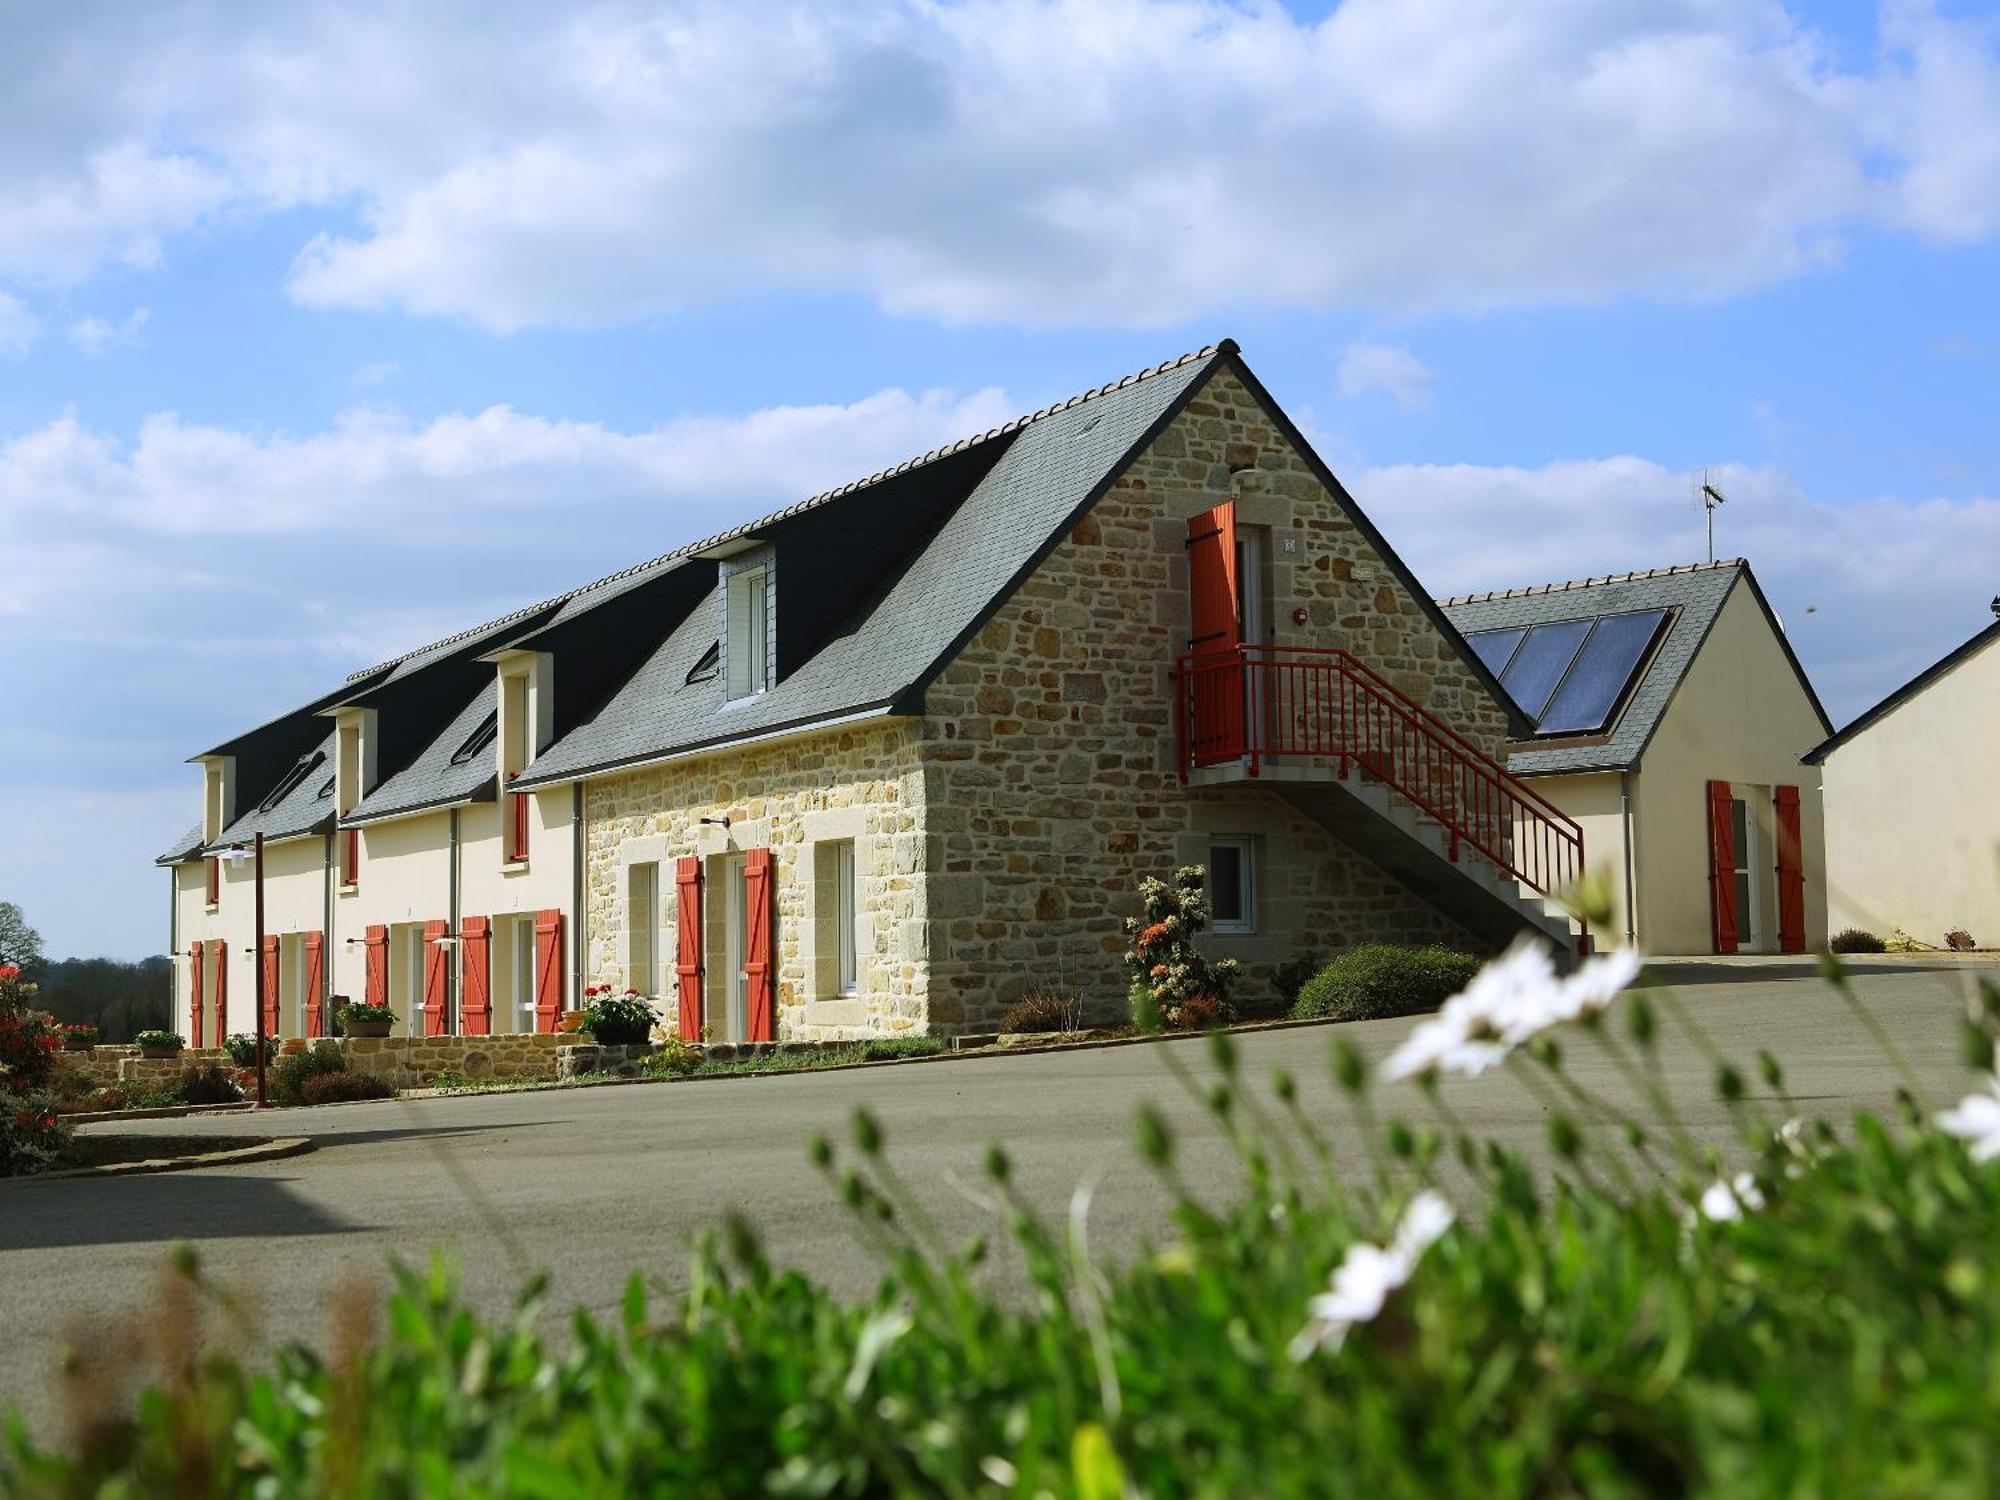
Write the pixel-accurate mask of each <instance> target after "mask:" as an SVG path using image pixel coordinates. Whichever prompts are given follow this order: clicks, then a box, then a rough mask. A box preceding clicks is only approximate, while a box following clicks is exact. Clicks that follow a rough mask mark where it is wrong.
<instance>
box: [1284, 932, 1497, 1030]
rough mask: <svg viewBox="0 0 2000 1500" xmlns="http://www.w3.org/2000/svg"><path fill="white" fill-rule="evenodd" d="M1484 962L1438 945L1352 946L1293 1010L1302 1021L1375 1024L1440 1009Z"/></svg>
mask: <svg viewBox="0 0 2000 1500" xmlns="http://www.w3.org/2000/svg"><path fill="white" fill-rule="evenodd" d="M1478 972H1479V960H1478V959H1476V958H1474V957H1473V956H1472V955H1471V954H1469V953H1459V952H1456V951H1454V950H1452V949H1450V948H1441V947H1437V946H1435V945H1433V946H1431V947H1427V948H1402V947H1397V946H1396V945H1394V944H1391V943H1368V944H1364V945H1363V946H1361V947H1359V948H1350V949H1348V951H1347V952H1345V953H1343V954H1341V955H1340V956H1339V957H1337V958H1335V959H1334V960H1333V961H1332V962H1331V963H1329V964H1328V965H1327V966H1326V967H1325V968H1323V969H1321V970H1320V971H1319V973H1317V974H1315V975H1314V976H1313V977H1312V978H1311V979H1310V980H1308V981H1307V982H1306V985H1305V987H1304V988H1303V989H1301V990H1300V991H1299V998H1298V1001H1297V1003H1296V1004H1294V1005H1293V1007H1292V1014H1293V1015H1294V1016H1297V1017H1299V1018H1300V1019H1307V1018H1323V1019H1326V1020H1332V1021H1372V1020H1379V1019H1381V1018H1383V1017H1385V1016H1414V1015H1418V1014H1421V1013H1422V1012H1424V1011H1431V1010H1436V1009H1437V1008H1438V1007H1439V1006H1440V1005H1442V1004H1444V1002H1445V1001H1447V1000H1449V999H1450V998H1451V997H1452V996H1453V995H1455V994H1456V993H1458V991H1460V990H1462V989H1464V988H1465V986H1466V985H1468V984H1470V983H1471V982H1472V977H1473V976H1474V975H1475V974H1477V973H1478Z"/></svg>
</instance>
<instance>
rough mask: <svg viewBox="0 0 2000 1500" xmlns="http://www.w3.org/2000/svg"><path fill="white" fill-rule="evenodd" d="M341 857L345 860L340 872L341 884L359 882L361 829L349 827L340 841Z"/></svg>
mask: <svg viewBox="0 0 2000 1500" xmlns="http://www.w3.org/2000/svg"><path fill="white" fill-rule="evenodd" d="M341 857H342V859H343V860H344V861H345V864H344V866H343V867H342V869H341V872H340V883H341V884H342V885H359V884H361V830H360V829H359V828H350V829H348V830H347V837H346V838H345V839H344V840H343V841H342V855H341Z"/></svg>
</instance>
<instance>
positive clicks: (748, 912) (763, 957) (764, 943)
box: [743, 849, 778, 1042]
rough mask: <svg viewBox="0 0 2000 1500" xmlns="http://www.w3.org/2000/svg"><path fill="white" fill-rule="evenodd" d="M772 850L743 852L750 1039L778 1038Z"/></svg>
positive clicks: (745, 982) (745, 986)
mask: <svg viewBox="0 0 2000 1500" xmlns="http://www.w3.org/2000/svg"><path fill="white" fill-rule="evenodd" d="M773 885H774V882H773V881H772V879H771V851H770V850H769V849H751V850H748V851H746V852H745V854H744V856H743V911H744V916H745V918H746V920H747V924H748V926H749V929H750V930H749V932H748V933H746V934H745V937H746V938H747V939H748V940H747V941H746V942H745V943H744V945H743V949H744V955H743V991H744V1009H745V1010H747V1011H748V1012H749V1017H748V1020H749V1026H750V1036H749V1040H751V1041H753V1042H775V1041H776V1040H777V1039H778V1025H777V1014H776V1012H777V1007H776V1005H775V1004H773V1001H772V994H771V990H772V983H771V981H772V970H773V968H774V965H773V964H772V961H771V907H772V904H773V897H774V895H775V892H774V891H773V889H772V887H773Z"/></svg>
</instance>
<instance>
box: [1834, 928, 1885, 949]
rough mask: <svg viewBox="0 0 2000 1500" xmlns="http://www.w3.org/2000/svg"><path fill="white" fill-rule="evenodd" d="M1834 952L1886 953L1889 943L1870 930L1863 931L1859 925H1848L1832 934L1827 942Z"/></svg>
mask: <svg viewBox="0 0 2000 1500" xmlns="http://www.w3.org/2000/svg"><path fill="white" fill-rule="evenodd" d="M1827 947H1829V948H1831V949H1832V950H1833V951H1834V952H1835V953H1886V952H1888V950H1889V945H1888V944H1887V943H1885V942H1883V941H1882V939H1880V938H1878V937H1877V936H1875V934H1874V933H1872V932H1864V931H1862V930H1861V929H1860V928H1859V927H1849V928H1847V929H1845V930H1844V931H1841V932H1836V933H1835V934H1834V935H1833V939H1832V941H1831V942H1829V943H1828V944H1827Z"/></svg>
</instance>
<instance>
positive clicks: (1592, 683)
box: [1466, 609, 1667, 734]
mask: <svg viewBox="0 0 2000 1500" xmlns="http://www.w3.org/2000/svg"><path fill="white" fill-rule="evenodd" d="M1666 618H1667V612H1666V611H1665V610H1664V609H1647V610H1637V611H1633V612H1630V613H1626V614H1616V615H1600V616H1597V617H1595V618H1592V619H1584V620H1554V621H1550V622H1549V623H1547V624H1545V625H1536V626H1532V627H1529V626H1520V625H1515V626H1509V627H1507V628H1505V629H1501V630H1481V631H1477V632H1475V633H1473V634H1471V635H1468V636H1467V637H1466V641H1467V643H1468V644H1469V645H1470V646H1471V647H1472V649H1473V651H1474V653H1476V654H1477V655H1478V657H1479V659H1480V660H1481V661H1482V662H1484V663H1485V664H1486V665H1487V667H1488V668H1489V669H1490V670H1492V671H1493V672H1494V673H1496V674H1497V675H1498V676H1499V678H1500V685H1501V686H1502V687H1504V688H1505V689H1506V690H1507V692H1508V694H1509V695H1510V696H1511V697H1512V698H1513V699H1514V701H1515V702H1516V703H1518V704H1519V705H1520V706H1521V710H1522V712H1523V713H1525V714H1527V715H1528V717H1529V718H1531V719H1533V720H1534V721H1535V733H1536V734H1598V733H1601V732H1602V731H1603V730H1604V729H1605V728H1606V726H1607V725H1609V724H1610V722H1611V720H1612V718H1613V717H1614V715H1615V714H1616V712H1617V710H1618V708H1619V707H1620V705H1622V704H1623V703H1624V701H1625V699H1626V697H1627V696H1628V694H1629V693H1630V692H1631V689H1632V684H1633V681H1634V680H1635V678H1636V677H1637V675H1638V671H1639V667H1640V665H1641V663H1643V662H1644V661H1645V660H1646V656H1647V653H1648V652H1649V651H1651V649H1652V646H1653V642H1654V641H1656V640H1657V639H1658V638H1659V635H1660V627H1661V626H1662V625H1663V624H1664V623H1665V621H1666Z"/></svg>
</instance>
